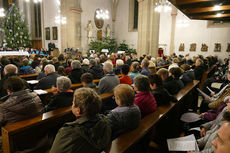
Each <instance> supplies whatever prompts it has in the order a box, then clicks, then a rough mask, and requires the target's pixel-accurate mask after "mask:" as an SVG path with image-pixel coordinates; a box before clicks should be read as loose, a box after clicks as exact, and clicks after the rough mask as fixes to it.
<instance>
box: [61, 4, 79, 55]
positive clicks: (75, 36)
mask: <svg viewBox="0 0 230 153" xmlns="http://www.w3.org/2000/svg"><path fill="white" fill-rule="evenodd" d="M79 4H80V3H79V0H61V16H64V17H66V20H67V24H64V25H61V36H62V37H61V47H62V49H61V50H62V51H63V50H64V49H65V48H73V49H77V48H80V49H81V48H82V47H81V38H80V36H81V34H79V32H81V30H79V29H81V12H82V10H81V7H80V6H79Z"/></svg>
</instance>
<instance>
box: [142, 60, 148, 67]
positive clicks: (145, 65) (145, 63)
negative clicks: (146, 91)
mask: <svg viewBox="0 0 230 153" xmlns="http://www.w3.org/2000/svg"><path fill="white" fill-rule="evenodd" d="M141 67H142V68H143V69H145V68H148V67H149V60H147V59H143V60H142V62H141Z"/></svg>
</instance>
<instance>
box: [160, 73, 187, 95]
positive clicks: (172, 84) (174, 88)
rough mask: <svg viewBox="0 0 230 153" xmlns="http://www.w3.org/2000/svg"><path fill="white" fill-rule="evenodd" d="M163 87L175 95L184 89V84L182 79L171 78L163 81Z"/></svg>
mask: <svg viewBox="0 0 230 153" xmlns="http://www.w3.org/2000/svg"><path fill="white" fill-rule="evenodd" d="M163 86H164V88H165V89H166V90H167V91H168V92H169V93H170V94H171V95H175V94H177V93H178V92H179V91H180V90H181V89H182V88H183V87H184V84H183V82H182V81H181V80H180V79H178V78H175V79H174V78H173V77H171V76H170V77H168V78H167V79H165V80H164V81H163Z"/></svg>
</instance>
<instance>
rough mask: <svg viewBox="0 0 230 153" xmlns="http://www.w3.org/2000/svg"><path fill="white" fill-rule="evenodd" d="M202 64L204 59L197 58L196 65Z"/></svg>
mask: <svg viewBox="0 0 230 153" xmlns="http://www.w3.org/2000/svg"><path fill="white" fill-rule="evenodd" d="M202 64H203V61H202V60H201V59H200V58H198V59H196V63H195V66H201V65H202Z"/></svg>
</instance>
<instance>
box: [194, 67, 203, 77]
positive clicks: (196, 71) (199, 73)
mask: <svg viewBox="0 0 230 153" xmlns="http://www.w3.org/2000/svg"><path fill="white" fill-rule="evenodd" d="M203 73H204V68H203V66H196V67H195V68H194V76H195V80H201V79H202V76H203Z"/></svg>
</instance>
